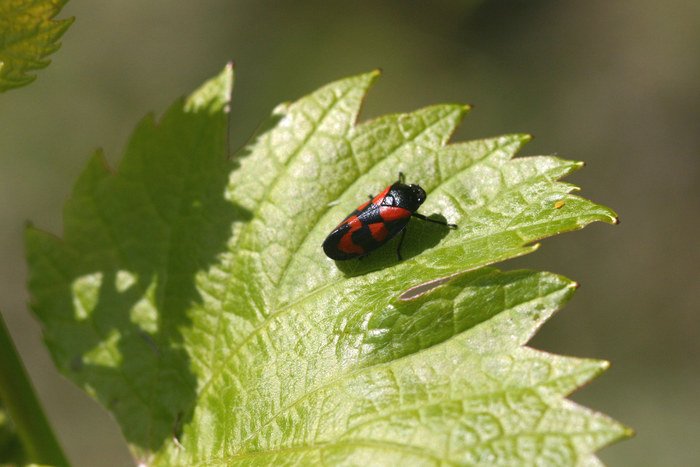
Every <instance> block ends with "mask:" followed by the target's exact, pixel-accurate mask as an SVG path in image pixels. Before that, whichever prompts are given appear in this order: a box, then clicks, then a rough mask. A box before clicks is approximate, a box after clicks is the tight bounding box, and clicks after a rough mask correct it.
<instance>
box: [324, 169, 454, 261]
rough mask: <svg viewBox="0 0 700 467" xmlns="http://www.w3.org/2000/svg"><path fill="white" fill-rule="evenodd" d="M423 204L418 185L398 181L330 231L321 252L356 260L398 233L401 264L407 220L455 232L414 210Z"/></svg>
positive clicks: (401, 177)
mask: <svg viewBox="0 0 700 467" xmlns="http://www.w3.org/2000/svg"><path fill="white" fill-rule="evenodd" d="M423 201H425V191H424V190H423V188H421V187H420V186H418V185H406V184H405V183H404V177H403V173H401V172H399V179H398V181H397V182H396V183H394V184H393V185H391V186H389V187H387V188H386V189H385V190H384V191H382V192H381V193H379V194H378V195H377V196H375V197H372V196H371V195H370V201H367V202H366V203H365V204H363V205H362V206H360V207H358V208H357V209H355V210H354V211H353V212H352V213H351V214H350V215H349V216H348V217H346V218H345V219H344V220H343V222H341V223H340V224H338V226H337V227H336V228H335V229H333V232H331V233H330V234H329V235H328V237H326V240H324V242H323V251H324V252H325V253H326V256H328V257H329V258H331V259H334V260H336V261H343V260H347V259H353V258H359V257H362V256H365V255H367V254H369V253H370V252H372V251H374V250H376V249H377V248H379V247H380V246H382V245H384V244H385V243H386V242H388V241H389V240H391V239H392V238H394V237H395V236H396V235H398V234H399V233H401V240H399V245H398V247H397V249H396V253H397V255H398V257H399V261H401V259H402V258H401V244H402V243H403V238H404V236H405V235H406V230H405V228H406V225H407V224H408V221H409V220H410V219H411V217H416V218H418V219H421V220H424V221H428V222H434V223H436V224H441V225H444V226H446V227H448V228H451V229H456V228H457V226H456V225H455V224H448V223H447V222H444V221H440V220H436V219H429V218H427V217H425V216H424V215H423V214H419V213H417V212H416V210H417V209H418V208H419V207H420V205H421V204H423Z"/></svg>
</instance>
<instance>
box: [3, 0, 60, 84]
mask: <svg viewBox="0 0 700 467" xmlns="http://www.w3.org/2000/svg"><path fill="white" fill-rule="evenodd" d="M66 3H68V0H3V1H2V2H0V92H4V91H7V90H8V89H13V88H18V87H21V86H25V85H27V84H29V83H31V82H32V81H34V80H35V79H36V75H31V74H28V72H30V71H34V70H39V69H41V68H45V67H47V66H48V65H49V63H51V61H50V60H47V59H46V58H45V57H46V56H48V55H50V54H52V53H54V52H55V51H56V50H58V48H59V47H60V44H58V43H56V41H57V40H58V39H59V38H60V37H61V36H62V35H63V33H64V32H66V30H67V29H68V26H70V25H71V24H72V23H73V18H69V19H63V20H60V21H53V20H52V18H53V17H54V16H56V15H57V14H58V13H59V12H60V11H61V9H62V8H63V6H64V5H65V4H66Z"/></svg>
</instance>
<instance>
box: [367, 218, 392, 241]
mask: <svg viewBox="0 0 700 467" xmlns="http://www.w3.org/2000/svg"><path fill="white" fill-rule="evenodd" d="M369 230H370V232H372V237H373V238H374V239H375V240H376V241H377V242H381V241H383V240H384V239H385V238H386V236H387V235H389V231H388V230H387V229H386V225H384V223H383V222H377V223H375V224H370V225H369Z"/></svg>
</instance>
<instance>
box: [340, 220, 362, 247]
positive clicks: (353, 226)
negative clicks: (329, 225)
mask: <svg viewBox="0 0 700 467" xmlns="http://www.w3.org/2000/svg"><path fill="white" fill-rule="evenodd" d="M343 224H348V225H349V226H350V230H348V231H347V232H346V233H345V235H343V236H342V237H341V238H340V241H339V242H338V249H339V250H340V251H344V252H345V253H348V254H352V253H358V254H362V253H364V252H365V249H364V248H362V247H361V246H360V245H356V244H355V242H353V241H352V233H353V232H354V231H356V230H357V229H359V228H361V227H362V222H360V220H359V219H358V218H357V216H351V217H349V218H348V219H347V220H346V221H345V222H343Z"/></svg>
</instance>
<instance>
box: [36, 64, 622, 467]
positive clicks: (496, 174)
mask: <svg viewBox="0 0 700 467" xmlns="http://www.w3.org/2000/svg"><path fill="white" fill-rule="evenodd" d="M377 76H378V74H377V73H376V72H372V73H367V74H363V75H358V76H355V77H350V78H346V79H343V80H340V81H337V82H335V83H331V84H329V85H327V86H324V87H323V88H321V89H319V90H318V91H315V92H313V93H312V94H310V95H308V96H306V97H304V98H302V99H300V100H298V101H296V102H294V103H290V104H284V105H281V106H279V107H278V108H276V109H275V110H274V111H273V113H272V115H271V117H270V120H269V121H268V122H267V123H266V124H265V125H264V126H263V128H262V129H261V131H260V132H259V133H258V134H257V135H256V137H255V138H254V139H253V141H252V142H251V143H250V144H249V145H248V146H247V147H246V148H245V150H244V151H243V152H242V154H239V155H238V156H237V157H235V158H233V159H231V160H228V159H227V158H226V157H225V156H226V121H227V113H228V102H229V97H228V96H229V93H230V90H231V86H232V82H233V79H232V70H231V69H230V67H228V68H227V69H226V70H224V72H222V73H221V74H220V75H219V76H218V77H216V78H214V79H213V80H211V81H210V82H208V83H206V84H205V85H204V86H203V87H202V88H200V89H199V90H198V91H196V92H195V93H194V94H193V95H192V96H190V98H188V99H187V100H186V101H183V102H178V103H176V104H174V105H173V107H171V109H170V110H169V111H168V112H166V114H165V116H164V117H163V118H162V119H161V121H160V122H159V123H158V124H156V123H154V121H153V119H152V118H147V119H145V120H144V121H143V122H142V123H141V124H140V125H139V126H138V127H137V130H136V132H135V134H134V136H133V137H132V140H131V142H130V144H129V146H128V148H127V151H126V155H125V157H124V159H123V161H122V163H121V164H120V166H119V168H118V170H117V172H116V173H111V172H109V171H108V170H107V169H106V168H105V166H104V163H103V162H102V160H101V156H100V155H99V154H98V155H96V156H95V157H94V158H93V160H92V161H91V163H90V165H89V166H88V168H87V169H86V171H85V172H84V173H83V175H82V176H81V178H80V180H79V181H78V183H77V184H76V188H75V191H74V194H73V197H72V199H71V201H70V202H69V203H68V204H67V206H66V212H65V224H66V227H65V232H64V235H63V241H60V240H58V239H56V238H55V237H51V236H49V235H47V234H45V233H43V232H41V231H39V230H37V229H34V228H30V229H28V231H27V251H28V259H29V263H30V272H31V274H30V288H31V291H32V295H33V298H34V305H33V307H34V310H35V313H36V314H37V316H38V317H39V319H40V320H41V321H42V323H44V327H45V336H46V340H47V343H48V345H49V348H50V349H51V351H52V355H53V358H54V360H55V361H56V363H57V365H58V366H59V368H60V369H61V370H62V371H63V372H64V373H65V374H66V375H67V376H68V377H69V378H71V379H72V380H74V381H75V382H76V383H77V384H79V385H81V386H83V387H84V388H86V389H87V390H88V391H89V392H91V393H92V394H93V395H94V396H95V397H97V398H98V400H100V401H101V402H102V403H103V404H105V405H106V406H107V407H108V408H109V409H110V410H111V411H112V412H113V413H114V414H115V416H116V418H117V420H118V421H119V423H120V425H121V426H122V430H123V431H124V433H125V437H126V439H127V441H128V442H129V443H130V446H131V447H132V450H133V451H134V453H135V456H136V457H137V458H138V459H139V461H141V462H144V463H147V464H152V465H230V464H240V465H270V464H275V465H276V464H279V465H286V464H309V465H313V464H324V463H326V464H359V463H362V462H370V461H372V463H374V464H376V463H380V464H381V463H387V464H397V463H398V464H401V463H410V464H416V465H422V464H426V465H428V464H430V465H432V464H438V463H448V464H464V463H467V464H469V463H486V462H489V463H491V462H496V461H498V462H504V463H516V462H525V463H527V462H534V461H535V460H536V459H537V460H538V461H543V462H544V463H552V464H556V465H577V464H583V463H585V462H589V463H591V462H595V461H594V460H592V459H595V456H594V452H595V450H597V449H599V448H600V447H601V446H603V445H605V444H608V443H610V442H613V441H615V440H617V439H620V438H622V437H624V436H627V435H628V434H629V432H628V430H627V429H626V428H625V427H623V426H622V425H620V424H619V423H617V422H615V421H613V420H611V419H609V418H607V417H605V416H603V415H600V414H596V413H594V412H592V411H589V410H588V409H584V408H581V407H578V406H576V405H574V404H572V403H571V402H569V401H567V400H566V399H564V397H565V396H566V395H568V394H569V393H570V392H572V391H573V390H575V389H576V388H577V387H579V386H580V385H582V384H585V383H586V382H587V381H589V380H590V379H591V378H593V377H595V376H596V375H597V374H599V373H600V372H601V371H602V370H603V369H604V368H605V367H606V365H607V363H606V362H601V361H596V360H586V359H574V358H570V357H559V356H553V355H549V354H546V353H544V352H540V351H537V350H534V349H530V348H528V347H524V345H525V343H526V342H527V340H528V339H529V338H530V337H531V336H532V334H533V333H534V332H535V331H536V329H537V328H538V327H539V326H540V325H541V324H542V323H543V322H544V321H545V320H546V319H548V317H549V316H551V314H552V313H554V312H555V311H556V310H557V309H559V308H561V307H562V306H563V305H564V304H565V303H566V302H567V301H568V300H569V299H570V298H571V296H572V294H573V293H574V290H575V283H573V282H571V281H570V280H568V279H565V278H562V277H560V276H556V275H554V274H550V273H539V272H534V271H513V272H500V271H498V270H496V269H494V268H492V267H487V266H488V265H489V264H492V263H495V262H498V261H502V260H505V259H508V258H511V257H515V256H519V255H522V254H525V253H528V252H530V251H533V250H534V248H536V245H533V242H536V241H537V240H539V239H541V238H544V237H547V236H550V235H554V234H557V233H560V232H563V231H568V230H574V229H579V228H582V227H584V226H585V225H587V224H588V223H590V222H593V221H605V222H610V223H612V222H615V220H616V217H615V214H614V212H613V211H611V210H610V209H608V208H605V207H603V206H600V205H597V204H595V203H592V202H590V201H587V200H585V199H583V198H580V197H577V196H575V195H572V194H571V192H572V191H573V190H574V189H575V187H573V186H572V185H568V184H565V183H562V182H559V181H558V180H559V179H560V178H561V177H563V176H565V175H567V174H569V173H571V172H573V171H575V170H577V169H579V168H580V167H581V164H580V163H577V162H571V161H565V160H562V159H558V158H555V157H547V156H539V157H528V158H515V159H513V156H514V155H515V153H516V152H517V151H518V150H519V149H520V148H521V147H522V146H523V145H524V144H525V143H526V142H527V141H528V139H529V138H528V137H527V136H525V135H507V136H502V137H498V138H491V139H486V140H480V141H471V142H465V143H453V144H448V142H449V139H450V137H451V135H452V133H453V132H454V130H455V128H456V126H457V125H458V124H459V122H460V121H461V120H462V118H463V117H464V115H465V114H466V112H467V111H468V108H467V107H465V106H461V105H437V106H432V107H428V108H425V109H421V110H418V111H416V112H412V113H409V114H396V115H387V116H384V117H380V118H377V119H374V120H371V121H368V122H362V123H359V124H358V123H356V122H357V116H358V113H359V110H360V107H361V104H362V101H363V99H364V97H365V94H366V92H367V90H368V88H369V87H370V86H371V84H372V82H373V81H374V80H375V79H376V78H377ZM399 170H401V171H403V172H404V173H405V174H406V176H407V180H408V181H409V182H410V183H418V184H420V185H421V186H422V187H423V188H424V189H425V190H426V192H427V193H428V199H427V201H426V203H425V204H424V205H423V207H422V208H421V212H423V213H426V214H430V213H432V212H438V213H440V214H441V215H442V216H444V217H445V218H446V219H448V220H449V221H450V222H455V223H457V224H458V225H459V228H458V229H457V230H454V231H446V229H443V228H441V226H437V225H432V224H428V223H425V224H426V225H423V224H422V223H419V222H416V221H411V222H410V223H409V226H408V232H407V236H406V241H405V243H404V246H403V248H402V252H403V254H404V257H405V260H404V261H402V262H397V260H396V252H395V247H396V241H397V240H398V239H395V240H392V242H390V243H389V244H388V245H387V246H385V247H383V248H381V249H380V250H377V251H376V252H373V253H372V254H371V255H369V256H368V257H367V258H365V259H363V260H362V261H356V260H354V261H349V262H343V263H335V262H333V261H331V260H330V259H328V258H326V257H325V256H324V255H323V253H322V250H321V248H320V244H321V242H322V241H323V238H324V237H325V235H326V234H327V233H328V232H330V230H331V229H332V228H333V227H334V226H335V225H336V224H337V223H338V222H339V221H340V220H342V218H344V217H345V215H347V213H349V212H350V211H352V209H354V208H355V207H356V206H357V205H358V204H360V203H361V202H363V200H366V197H367V195H368V194H369V193H370V191H371V192H373V193H374V194H376V193H377V192H378V191H379V190H381V189H383V188H384V187H385V186H387V185H388V184H390V183H391V182H393V181H395V179H396V176H397V174H398V171H399ZM446 278H449V279H446ZM430 281H435V282H434V283H433V285H432V286H430V287H424V284H426V283H429V282H430ZM421 287H423V288H421ZM411 290H412V291H413V293H407V291H409V292H410V291H411ZM400 298H401V299H400ZM547 461H548V462H547Z"/></svg>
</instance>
